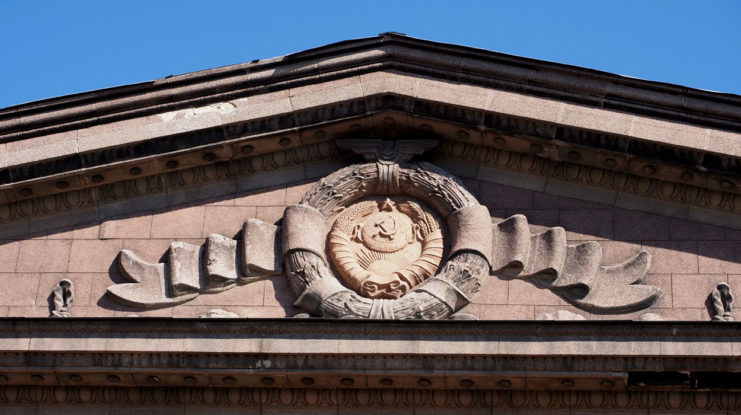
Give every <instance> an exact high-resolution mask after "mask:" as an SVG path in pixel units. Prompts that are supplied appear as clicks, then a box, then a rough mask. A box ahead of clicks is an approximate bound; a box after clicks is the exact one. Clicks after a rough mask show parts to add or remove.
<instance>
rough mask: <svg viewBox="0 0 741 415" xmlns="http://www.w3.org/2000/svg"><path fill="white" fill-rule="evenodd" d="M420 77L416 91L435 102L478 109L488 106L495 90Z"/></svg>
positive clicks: (421, 97) (421, 96)
mask: <svg viewBox="0 0 741 415" xmlns="http://www.w3.org/2000/svg"><path fill="white" fill-rule="evenodd" d="M418 79H419V80H418V83H417V86H416V88H415V91H414V92H415V96H416V97H417V98H419V99H423V100H428V101H433V102H440V101H442V102H445V103H447V104H448V105H457V106H461V107H468V108H476V109H484V108H487V106H488V105H489V103H490V102H491V99H492V93H493V91H492V90H491V89H488V88H482V87H478V86H474V85H467V84H461V83H458V82H449V81H438V80H432V79H427V78H418ZM497 92H498V91H497Z"/></svg>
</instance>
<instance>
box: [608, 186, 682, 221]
mask: <svg viewBox="0 0 741 415" xmlns="http://www.w3.org/2000/svg"><path fill="white" fill-rule="evenodd" d="M615 207H619V208H623V209H631V210H638V211H643V212H648V213H654V214H657V215H665V216H672V217H677V218H685V217H688V215H689V210H690V208H691V207H690V206H687V205H684V204H681V203H677V202H673V201H668V200H661V199H656V198H653V197H647V196H640V195H636V194H633V193H628V192H618V196H617V199H615Z"/></svg>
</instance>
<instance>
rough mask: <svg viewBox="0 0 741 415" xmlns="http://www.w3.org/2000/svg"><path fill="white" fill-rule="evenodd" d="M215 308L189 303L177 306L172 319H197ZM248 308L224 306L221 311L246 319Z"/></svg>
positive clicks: (173, 310)
mask: <svg viewBox="0 0 741 415" xmlns="http://www.w3.org/2000/svg"><path fill="white" fill-rule="evenodd" d="M217 308H218V307H215V306H211V305H191V303H186V304H184V305H179V306H177V307H175V308H173V309H172V317H173V318H197V317H200V316H202V315H204V314H206V313H208V312H209V311H211V310H214V309H217ZM248 308H249V307H241V306H225V307H224V308H222V310H225V311H227V312H231V313H235V314H236V315H238V316H239V317H246V316H247V309H248Z"/></svg>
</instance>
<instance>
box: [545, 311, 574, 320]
mask: <svg viewBox="0 0 741 415" xmlns="http://www.w3.org/2000/svg"><path fill="white" fill-rule="evenodd" d="M535 319H536V320H586V318H585V317H584V316H583V315H581V314H577V313H572V312H571V311H568V310H558V311H556V312H555V313H543V314H540V315H539V316H538V317H536V318H535Z"/></svg>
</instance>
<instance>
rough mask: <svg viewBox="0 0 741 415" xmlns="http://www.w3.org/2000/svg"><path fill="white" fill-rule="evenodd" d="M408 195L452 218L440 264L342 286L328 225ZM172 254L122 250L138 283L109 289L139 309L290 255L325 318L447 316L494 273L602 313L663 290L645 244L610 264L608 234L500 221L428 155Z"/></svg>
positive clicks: (297, 282)
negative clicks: (577, 238) (377, 292)
mask: <svg viewBox="0 0 741 415" xmlns="http://www.w3.org/2000/svg"><path fill="white" fill-rule="evenodd" d="M397 193H402V194H405V195H407V196H409V197H412V198H417V199H420V200H422V201H424V202H426V203H427V204H428V205H430V206H432V207H433V208H434V209H435V210H436V211H437V213H438V214H440V215H441V216H442V217H444V218H446V219H447V221H448V229H449V236H450V254H449V255H448V258H447V261H446V262H445V263H444V264H443V265H442V266H441V267H440V269H439V270H438V272H437V274H435V275H434V276H432V277H431V278H429V279H427V280H426V281H423V282H421V283H420V284H419V285H417V286H416V287H414V289H413V290H411V291H410V292H408V293H406V294H405V295H404V296H403V297H401V298H398V299H393V300H387V299H375V300H372V299H370V298H366V297H363V296H360V295H358V294H357V293H356V292H354V291H352V290H350V289H348V288H347V287H345V286H344V285H342V284H341V283H340V282H339V281H338V280H337V278H336V277H335V276H334V274H333V272H332V271H331V270H330V269H329V263H328V261H327V259H326V257H325V244H326V231H327V224H328V220H329V218H331V217H334V216H335V215H336V214H337V213H338V212H340V211H341V210H343V209H345V207H346V206H349V205H350V204H352V203H353V202H355V201H357V200H359V199H361V198H363V197H368V196H374V195H377V196H380V195H389V194H397ZM489 228H491V233H489V231H488V229H489ZM240 242H241V248H240V244H239V243H240ZM168 258H169V262H168V264H149V263H146V262H143V261H141V260H140V259H138V258H137V257H136V255H134V253H132V252H131V251H126V250H124V251H121V255H120V258H119V265H120V268H121V271H122V273H123V275H124V277H126V278H127V279H128V280H129V281H131V282H130V283H125V284H118V285H113V286H111V287H109V288H108V292H109V293H110V295H112V296H114V297H115V298H116V299H118V300H119V301H121V302H124V303H126V304H128V305H131V306H135V307H144V308H156V307H167V306H173V305H177V304H181V303H184V302H187V301H190V300H192V299H193V298H195V297H197V296H198V295H200V294H202V293H214V292H219V291H223V290H226V289H229V288H231V287H234V286H236V285H240V284H247V283H250V282H254V281H258V280H261V279H264V278H268V277H271V276H275V275H282V274H283V273H284V270H283V262H284V261H285V267H286V269H285V274H286V277H287V278H288V282H289V284H290V285H291V288H292V289H293V290H294V291H295V292H296V294H297V296H298V300H297V301H296V305H298V306H300V307H303V308H304V309H305V310H307V311H308V312H309V313H310V314H312V315H316V316H324V317H360V318H397V319H400V318H429V319H441V318H447V317H448V316H450V315H451V314H452V313H455V312H456V311H458V310H459V309H460V308H462V307H463V306H465V305H466V304H468V303H469V302H470V301H471V296H472V295H473V294H475V293H476V292H478V290H479V286H480V284H481V283H482V282H483V281H484V279H485V277H486V276H487V275H489V273H490V272H494V273H497V274H500V275H504V276H507V277H513V278H514V277H516V278H528V279H529V280H530V281H532V282H534V283H535V284H537V285H540V286H542V287H546V288H549V289H551V290H552V291H554V292H555V293H557V294H558V295H560V296H562V297H563V298H564V299H566V300H567V301H569V302H571V303H572V304H574V305H576V306H578V307H580V308H583V309H586V310H590V311H593V312H603V313H620V312H627V311H635V310H638V309H641V308H645V307H647V306H649V305H651V304H653V303H654V302H655V301H656V300H657V299H658V298H660V297H661V295H662V292H661V290H659V289H658V288H656V287H652V286H648V285H641V284H639V282H640V281H641V280H642V279H643V277H644V276H645V274H646V272H647V270H648V268H649V265H650V255H649V254H648V253H647V252H646V251H640V252H638V253H637V254H636V255H635V256H633V257H632V258H630V259H628V260H626V261H625V262H623V263H620V264H617V265H613V266H604V265H602V249H601V247H600V245H599V244H598V243H596V242H586V243H582V244H579V245H568V244H567V243H566V232H565V231H564V230H563V228H560V227H556V228H551V229H548V230H546V231H545V232H541V233H537V234H531V233H530V229H529V225H528V223H527V219H526V218H525V217H524V216H522V215H515V216H512V217H511V218H509V219H507V220H504V221H502V222H500V223H497V224H492V223H491V217H490V216H489V213H488V210H487V209H486V207H485V206H482V205H480V204H478V202H477V201H476V199H475V198H474V197H473V196H472V195H471V194H470V193H469V192H468V191H467V190H465V188H463V186H461V185H460V183H458V182H457V181H456V180H455V179H454V178H453V177H452V176H450V175H449V174H447V173H445V172H444V171H442V170H440V169H439V168H437V167H435V166H433V165H431V164H428V163H419V164H404V165H397V164H394V163H367V164H362V165H355V166H349V167H346V168H343V169H340V170H338V171H337V172H335V173H333V174H331V175H329V176H327V177H326V178H324V179H322V180H320V181H319V182H318V183H317V184H316V185H315V186H314V187H313V188H312V189H311V190H310V191H309V192H307V194H306V195H305V196H304V198H303V199H302V201H301V202H300V203H299V204H297V205H292V206H289V207H288V208H286V211H285V213H284V216H283V228H282V230H281V228H279V227H277V226H275V225H271V224H268V223H264V222H261V221H259V220H256V219H249V220H248V221H247V222H246V223H245V225H244V231H243V233H242V240H241V241H237V240H233V239H229V238H226V237H224V236H221V235H210V236H209V237H208V240H207V242H206V244H205V246H196V245H191V244H187V243H183V242H175V243H173V244H172V245H171V246H170V251H169V253H168Z"/></svg>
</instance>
